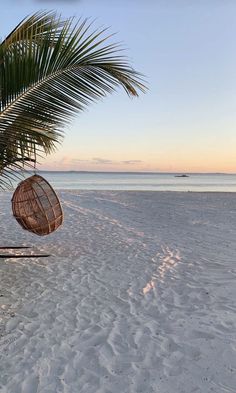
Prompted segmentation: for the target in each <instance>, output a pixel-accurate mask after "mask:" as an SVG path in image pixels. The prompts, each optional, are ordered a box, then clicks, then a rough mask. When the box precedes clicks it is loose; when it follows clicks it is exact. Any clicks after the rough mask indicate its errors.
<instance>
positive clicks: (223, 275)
mask: <svg viewBox="0 0 236 393" xmlns="http://www.w3.org/2000/svg"><path fill="white" fill-rule="evenodd" d="M59 196H60V198H61V201H62V205H63V209H64V213H65V221H64V224H63V227H62V228H61V229H59V230H58V231H57V232H55V233H53V234H52V235H50V236H47V237H42V238H41V237H37V236H35V235H31V234H30V233H27V232H26V231H23V230H22V229H21V228H20V226H19V225H18V223H17V222H16V221H15V220H14V218H13V217H12V215H11V205H10V198H11V194H10V193H8V192H5V193H3V192H2V193H1V195H0V230H1V242H0V243H1V244H0V246H11V245H14V246H16V245H26V246H29V245H32V246H33V249H32V250H31V251H30V252H32V253H33V252H35V251H37V252H43V253H50V254H51V255H52V256H50V257H49V258H41V259H40V258H38V259H29V258H28V259H27V258H22V259H1V260H0V279H1V281H0V282H1V284H0V335H1V336H0V391H1V392H2V393H54V392H55V393H62V392H63V393H141V392H142V393H152V392H155V393H212V392H214V393H226V392H232V393H235V392H236V313H235V312H236V304H235V299H236V284H235V280H236V195H235V194H234V193H190V192H188V193H187V192H185V193H184V192H183V193H182V192H135V191H132V192H126V191H117V192H115V191H60V193H59ZM22 252H23V251H18V253H22Z"/></svg>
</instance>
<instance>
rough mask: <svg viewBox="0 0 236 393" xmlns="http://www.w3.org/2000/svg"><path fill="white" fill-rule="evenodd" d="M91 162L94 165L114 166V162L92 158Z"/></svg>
mask: <svg viewBox="0 0 236 393" xmlns="http://www.w3.org/2000/svg"><path fill="white" fill-rule="evenodd" d="M93 162H94V163H95V164H115V161H112V160H107V159H105V158H99V157H94V158H93Z"/></svg>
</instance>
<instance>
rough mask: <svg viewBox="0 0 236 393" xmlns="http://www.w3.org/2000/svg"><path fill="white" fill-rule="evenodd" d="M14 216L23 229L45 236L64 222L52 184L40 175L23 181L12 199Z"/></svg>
mask: <svg viewBox="0 0 236 393" xmlns="http://www.w3.org/2000/svg"><path fill="white" fill-rule="evenodd" d="M12 211H13V215H14V217H15V218H16V220H17V221H18V222H19V224H20V225H21V226H22V228H24V229H26V230H27V231H30V232H33V233H35V234H36V235H39V236H44V235H48V234H49V233H51V232H54V231H55V230H56V229H57V228H58V227H59V226H60V225H61V224H62V222H63V212H62V208H61V204H60V201H59V199H58V197H57V195H56V193H55V191H54V190H53V188H52V187H51V186H50V184H49V183H48V182H47V181H46V180H45V179H44V178H43V177H42V176H39V175H34V176H31V177H29V178H28V179H26V180H24V181H22V182H21V183H20V184H19V185H18V187H17V188H16V190H15V192H14V194H13V197H12Z"/></svg>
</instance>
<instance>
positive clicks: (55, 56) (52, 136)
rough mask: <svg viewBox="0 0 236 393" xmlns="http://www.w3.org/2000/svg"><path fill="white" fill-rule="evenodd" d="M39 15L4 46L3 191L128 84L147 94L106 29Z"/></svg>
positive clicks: (0, 54) (0, 85)
mask: <svg viewBox="0 0 236 393" xmlns="http://www.w3.org/2000/svg"><path fill="white" fill-rule="evenodd" d="M90 30H91V25H90V24H88V22H87V21H80V22H79V23H77V24H76V25H73V20H72V19H69V20H66V21H62V20H61V19H60V18H59V19H58V18H57V17H56V15H55V14H52V13H37V14H35V15H33V16H30V17H29V18H28V19H26V20H24V21H22V22H21V23H20V24H19V25H18V26H17V28H16V29H14V30H13V32H12V33H11V34H10V35H9V36H8V37H7V38H6V39H5V40H4V41H3V42H2V43H0V187H5V186H6V184H7V181H8V180H9V181H11V179H12V176H13V177H14V175H15V174H17V171H18V170H19V169H21V168H22V167H23V166H30V165H32V164H35V163H36V159H37V158H38V157H39V156H40V154H43V153H46V154H49V153H51V152H52V151H53V150H54V149H55V146H56V143H57V142H60V140H61V137H62V132H63V128H64V126H65V125H66V124H67V123H68V121H70V119H71V117H72V116H73V115H75V114H76V113H77V112H80V111H83V110H84V109H85V108H86V106H87V105H89V104H90V103H92V102H94V101H96V100H99V99H101V98H103V97H105V96H106V95H107V94H108V93H112V92H113V91H114V90H115V89H116V88H117V87H118V86H121V87H122V88H123V89H124V90H125V91H126V93H127V94H128V95H129V96H138V91H145V86H144V85H143V83H142V81H141V79H140V75H139V74H138V73H137V72H136V71H134V70H133V69H132V68H131V67H130V65H129V64H128V62H127V60H126V58H125V57H124V56H122V55H121V54H120V48H119V47H118V46H117V45H115V44H107V43H106V41H107V39H108V38H109V37H106V36H104V33H105V30H100V31H95V32H90Z"/></svg>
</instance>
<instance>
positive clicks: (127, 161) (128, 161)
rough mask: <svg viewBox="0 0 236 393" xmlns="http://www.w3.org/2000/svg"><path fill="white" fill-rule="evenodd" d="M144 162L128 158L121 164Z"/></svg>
mask: <svg viewBox="0 0 236 393" xmlns="http://www.w3.org/2000/svg"><path fill="white" fill-rule="evenodd" d="M141 162H143V161H142V160H126V161H121V164H127V165H132V164H140V163H141Z"/></svg>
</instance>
